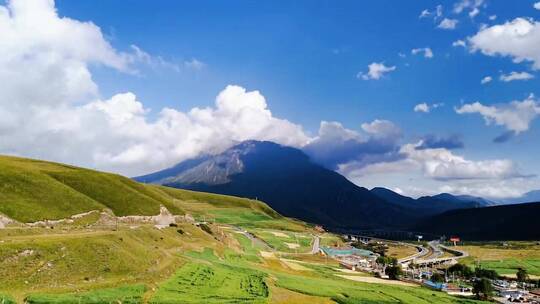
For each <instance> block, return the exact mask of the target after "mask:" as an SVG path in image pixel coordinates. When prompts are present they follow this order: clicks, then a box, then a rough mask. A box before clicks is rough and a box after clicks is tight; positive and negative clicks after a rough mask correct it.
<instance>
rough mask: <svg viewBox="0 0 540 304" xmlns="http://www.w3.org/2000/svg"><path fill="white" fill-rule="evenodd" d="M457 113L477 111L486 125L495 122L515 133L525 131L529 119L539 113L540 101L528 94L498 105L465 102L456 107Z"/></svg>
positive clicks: (532, 118)
mask: <svg viewBox="0 0 540 304" xmlns="http://www.w3.org/2000/svg"><path fill="white" fill-rule="evenodd" d="M456 112H457V113H458V114H471V113H478V114H480V115H482V117H483V118H484V120H485V122H486V124H487V125H490V124H492V123H495V124H496V125H499V126H504V127H505V128H506V129H507V130H509V131H513V132H514V133H515V134H519V133H521V132H524V131H527V130H528V129H529V126H530V123H531V121H533V120H534V119H535V118H536V117H537V116H538V115H540V103H538V101H536V100H535V99H534V96H532V95H531V96H529V97H528V98H526V99H525V100H523V101H517V100H515V101H512V102H510V103H509V104H504V105H499V106H486V105H483V104H481V103H479V102H475V103H471V104H465V105H463V106H461V107H460V108H458V109H456Z"/></svg>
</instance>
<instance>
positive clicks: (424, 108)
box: [414, 102, 430, 113]
mask: <svg viewBox="0 0 540 304" xmlns="http://www.w3.org/2000/svg"><path fill="white" fill-rule="evenodd" d="M429 110H430V109H429V106H428V104H427V103H425V102H423V103H419V104H417V105H416V106H414V111H415V112H424V113H429Z"/></svg>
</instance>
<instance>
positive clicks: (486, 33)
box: [468, 18, 540, 70]
mask: <svg viewBox="0 0 540 304" xmlns="http://www.w3.org/2000/svg"><path fill="white" fill-rule="evenodd" d="M468 42H469V43H468V44H469V47H470V50H471V51H472V52H476V51H480V52H482V53H483V54H485V55H487V56H506V57H511V58H512V59H513V61H514V62H516V63H520V62H523V61H529V62H532V67H533V69H535V70H538V69H540V23H539V22H537V21H535V20H533V19H526V18H516V19H514V20H512V21H508V22H505V23H503V24H499V25H493V26H490V27H485V28H483V29H481V30H480V31H479V32H478V33H476V34H475V35H474V36H472V37H469V38H468Z"/></svg>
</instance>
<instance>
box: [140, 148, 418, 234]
mask: <svg viewBox="0 0 540 304" xmlns="http://www.w3.org/2000/svg"><path fill="white" fill-rule="evenodd" d="M185 164H186V162H184V163H181V164H179V165H178V166H176V168H182V169H183V170H178V171H175V172H174V174H171V175H169V176H167V177H165V175H168V174H162V173H163V171H161V172H158V173H154V174H150V175H146V176H141V177H138V178H136V180H138V181H145V182H151V183H158V184H163V185H167V186H171V187H177V188H183V189H190V190H197V191H205V192H213V193H220V194H228V195H235V196H242V197H248V198H257V199H259V200H262V201H264V202H266V203H268V204H269V205H270V206H271V207H272V208H273V209H275V210H277V211H278V212H280V213H281V214H283V215H286V216H291V217H295V218H299V219H302V220H306V221H309V222H312V223H320V224H323V225H325V226H328V227H334V228H349V229H350V228H354V229H363V228H398V227H404V226H407V225H410V224H411V223H412V222H413V221H415V220H416V219H417V217H418V214H417V213H416V212H414V210H411V209H409V208H405V207H403V206H397V205H395V204H390V203H388V202H387V201H386V200H384V199H382V198H380V197H379V196H377V195H374V194H373V193H371V192H370V191H369V190H367V189H365V188H362V187H358V186H356V185H355V184H353V183H351V182H350V181H349V180H347V179H346V178H345V177H343V176H341V175H340V174H338V173H336V172H334V171H331V170H328V169H326V168H324V167H322V166H320V165H317V164H315V163H313V162H312V161H311V160H310V159H309V158H308V156H307V155H306V154H304V153H303V152H302V151H300V150H298V149H295V148H290V147H284V146H281V145H278V144H275V143H271V142H257V141H248V142H244V143H241V144H239V145H237V146H235V147H233V148H231V149H229V150H227V151H225V152H224V153H222V154H219V155H217V156H212V157H209V158H208V159H206V160H204V161H202V162H194V163H193V164H192V166H191V167H189V166H186V165H185ZM188 167H189V168H188ZM168 170H169V171H168V172H169V173H170V172H173V170H172V169H168ZM155 177H159V178H155Z"/></svg>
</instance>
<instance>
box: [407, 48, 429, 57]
mask: <svg viewBox="0 0 540 304" xmlns="http://www.w3.org/2000/svg"><path fill="white" fill-rule="evenodd" d="M419 53H423V54H424V57H425V58H433V51H432V50H431V48H429V47H425V48H416V49H412V50H411V54H413V55H416V54H419Z"/></svg>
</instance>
